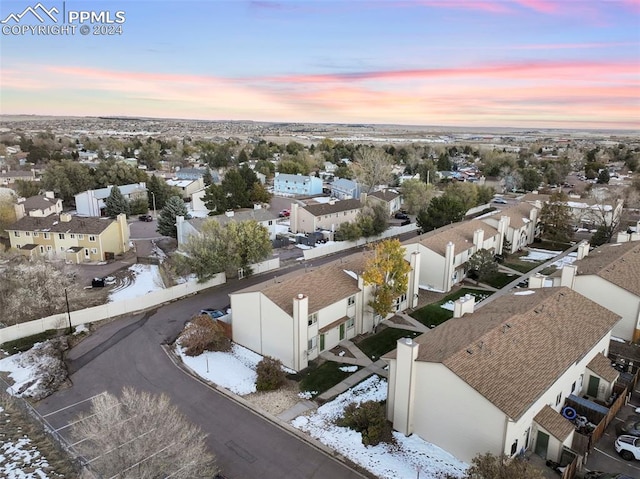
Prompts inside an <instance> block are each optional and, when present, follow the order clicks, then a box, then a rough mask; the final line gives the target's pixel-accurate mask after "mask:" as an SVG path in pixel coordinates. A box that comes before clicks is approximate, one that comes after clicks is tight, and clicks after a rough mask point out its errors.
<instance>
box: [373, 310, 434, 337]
mask: <svg viewBox="0 0 640 479" xmlns="http://www.w3.org/2000/svg"><path fill="white" fill-rule="evenodd" d="M396 316H400V317H401V318H402V319H403V320H404V321H406V322H407V323H409V324H398V323H394V322H393V321H390V320H388V319H385V320H384V321H382V324H384V325H386V326H388V327H390V328H396V329H406V330H407V331H416V332H418V333H425V332H427V331H429V328H428V327H427V326H425V325H424V324H422V323H421V322H420V321H418V320H417V319H413V318H412V317H411V316H409V315H408V314H406V313H400V312H397V313H396Z"/></svg>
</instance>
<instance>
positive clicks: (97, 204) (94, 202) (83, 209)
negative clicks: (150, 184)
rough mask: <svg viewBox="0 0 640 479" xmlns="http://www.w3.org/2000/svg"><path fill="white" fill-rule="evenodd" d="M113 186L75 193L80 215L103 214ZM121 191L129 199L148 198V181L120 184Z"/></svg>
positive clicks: (77, 209)
mask: <svg viewBox="0 0 640 479" xmlns="http://www.w3.org/2000/svg"><path fill="white" fill-rule="evenodd" d="M112 188H113V186H107V187H106V188H99V189H97V190H87V191H83V192H82V193H78V194H77V195H75V202H76V211H77V213H78V215H80V216H103V214H104V209H105V207H106V204H105V200H106V199H107V198H108V197H109V195H110V194H111V189H112ZM118 189H119V190H120V193H122V196H124V197H125V198H126V199H128V200H133V199H136V198H145V199H146V198H147V185H146V183H145V182H144V181H143V182H140V183H132V184H129V185H122V186H118Z"/></svg>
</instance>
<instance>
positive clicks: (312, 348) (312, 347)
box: [307, 336, 318, 351]
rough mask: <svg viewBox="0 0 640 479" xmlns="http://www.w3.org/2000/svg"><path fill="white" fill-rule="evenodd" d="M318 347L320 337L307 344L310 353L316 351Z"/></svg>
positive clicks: (315, 337)
mask: <svg viewBox="0 0 640 479" xmlns="http://www.w3.org/2000/svg"><path fill="white" fill-rule="evenodd" d="M317 345H318V336H314V337H313V338H311V339H310V340H309V341H308V342H307V346H308V348H307V349H308V350H309V351H313V350H314V349H316V346H317Z"/></svg>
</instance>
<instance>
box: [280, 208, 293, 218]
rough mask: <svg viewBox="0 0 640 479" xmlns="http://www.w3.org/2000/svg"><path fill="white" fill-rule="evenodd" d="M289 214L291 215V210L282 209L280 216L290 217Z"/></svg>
mask: <svg viewBox="0 0 640 479" xmlns="http://www.w3.org/2000/svg"><path fill="white" fill-rule="evenodd" d="M289 215H291V212H290V211H289V210H282V211H281V212H280V213H279V214H278V216H279V217H280V218H288V217H289Z"/></svg>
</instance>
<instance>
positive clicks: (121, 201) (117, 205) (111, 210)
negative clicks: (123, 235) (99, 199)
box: [104, 186, 130, 218]
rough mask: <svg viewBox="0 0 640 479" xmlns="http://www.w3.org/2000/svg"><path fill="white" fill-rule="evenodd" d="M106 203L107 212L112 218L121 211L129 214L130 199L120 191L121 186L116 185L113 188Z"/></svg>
mask: <svg viewBox="0 0 640 479" xmlns="http://www.w3.org/2000/svg"><path fill="white" fill-rule="evenodd" d="M104 203H105V213H106V214H107V216H109V217H110V218H115V217H116V216H118V215H119V214H120V213H124V214H126V215H127V216H129V211H130V207H129V200H127V199H126V198H125V197H124V196H123V195H122V192H121V191H120V188H118V187H117V186H114V187H113V188H111V192H110V193H109V196H107V199H106V200H105V201H104Z"/></svg>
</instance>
